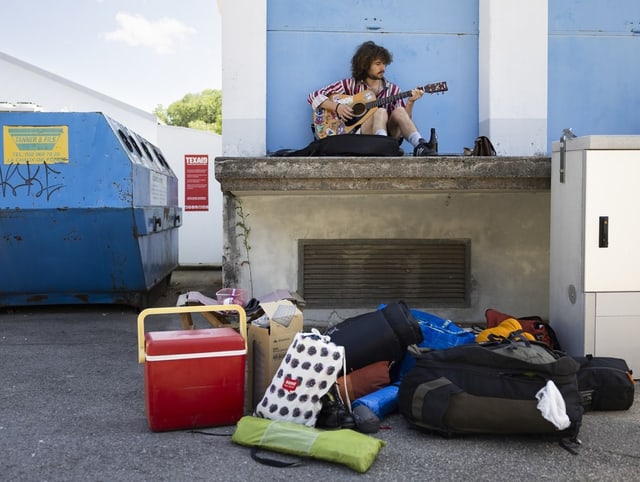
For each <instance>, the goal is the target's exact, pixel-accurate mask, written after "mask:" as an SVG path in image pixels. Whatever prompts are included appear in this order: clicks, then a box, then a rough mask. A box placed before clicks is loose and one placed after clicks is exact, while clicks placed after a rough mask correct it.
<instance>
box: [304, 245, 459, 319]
mask: <svg viewBox="0 0 640 482" xmlns="http://www.w3.org/2000/svg"><path fill="white" fill-rule="evenodd" d="M470 253H471V242H470V240H468V239H424V240H423V239H379V240H372V239H329V240H327V239H315V240H314V239H310V240H300V242H299V257H298V259H299V283H298V287H299V290H300V291H301V294H302V296H303V297H304V299H305V302H306V306H307V307H312V308H332V307H350V308H360V307H370V306H372V305H373V306H375V305H377V304H379V303H385V302H390V301H396V300H405V301H406V302H407V303H409V305H410V306H420V307H436V306H442V307H465V306H469V290H470V289H469V286H470V283H469V280H470V269H469V266H470Z"/></svg>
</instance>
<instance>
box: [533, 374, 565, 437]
mask: <svg viewBox="0 0 640 482" xmlns="http://www.w3.org/2000/svg"><path fill="white" fill-rule="evenodd" d="M536 400H538V410H540V413H541V414H542V416H543V417H544V418H545V420H548V421H549V422H551V423H552V424H554V425H555V426H556V428H557V429H558V430H564V429H565V428H568V427H569V425H571V421H570V420H569V417H568V416H567V406H566V405H565V403H564V398H562V394H561V393H560V390H558V387H557V386H556V384H555V383H553V381H552V380H549V381H548V382H547V384H546V385H545V386H544V387H542V388H541V389H540V390H538V393H536Z"/></svg>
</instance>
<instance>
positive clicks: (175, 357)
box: [138, 305, 247, 432]
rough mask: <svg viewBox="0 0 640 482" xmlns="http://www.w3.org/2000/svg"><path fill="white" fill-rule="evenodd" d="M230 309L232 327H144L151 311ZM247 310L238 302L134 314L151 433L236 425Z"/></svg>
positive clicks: (241, 392)
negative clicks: (235, 317)
mask: <svg viewBox="0 0 640 482" xmlns="http://www.w3.org/2000/svg"><path fill="white" fill-rule="evenodd" d="M211 311H234V312H237V313H238V314H239V319H240V333H238V332H237V331H236V330H234V329H233V328H231V327H222V328H206V329H195V330H194V329H190V330H189V329H187V330H175V331H155V332H147V333H145V331H144V321H145V318H146V317H147V316H149V315H167V314H184V313H193V312H211ZM245 340H246V314H245V312H244V309H243V308H242V307H241V306H239V305H206V306H180V307H169V308H148V309H146V310H143V311H142V312H141V313H140V315H139V316H138V360H139V361H140V363H144V364H145V366H144V394H145V408H146V414H147V421H148V422H149V428H151V430H152V431H154V432H162V431H167V430H180V429H189V428H201V427H214V426H220V425H234V424H235V423H236V422H237V421H238V420H239V419H240V418H241V417H242V416H243V410H244V384H245V358H246V353H247V345H246V341H245Z"/></svg>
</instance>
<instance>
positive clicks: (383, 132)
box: [376, 129, 387, 136]
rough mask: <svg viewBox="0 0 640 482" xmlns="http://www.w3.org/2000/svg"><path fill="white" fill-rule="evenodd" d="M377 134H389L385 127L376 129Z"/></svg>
mask: <svg viewBox="0 0 640 482" xmlns="http://www.w3.org/2000/svg"><path fill="white" fill-rule="evenodd" d="M376 135H377V136H386V135H387V131H385V130H384V129H378V130H377V131H376Z"/></svg>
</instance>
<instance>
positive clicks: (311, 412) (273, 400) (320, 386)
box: [254, 329, 345, 427]
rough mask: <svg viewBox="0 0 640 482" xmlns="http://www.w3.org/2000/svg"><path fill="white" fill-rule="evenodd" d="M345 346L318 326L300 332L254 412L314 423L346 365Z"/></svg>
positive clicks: (309, 425)
mask: <svg viewBox="0 0 640 482" xmlns="http://www.w3.org/2000/svg"><path fill="white" fill-rule="evenodd" d="M344 362H345V359H344V347H342V346H338V345H336V344H335V343H333V342H331V339H330V338H329V337H328V336H323V335H321V334H320V332H319V331H318V330H316V329H312V331H311V333H297V334H296V336H295V338H294V339H293V342H291V345H290V346H289V349H288V350H287V353H286V355H285V357H284V359H283V360H282V363H280V367H279V368H278V371H277V372H276V374H275V375H274V377H273V379H272V380H271V385H269V387H268V388H267V390H266V392H265V394H264V397H263V398H262V400H261V401H260V403H258V405H257V407H256V409H255V413H254V415H255V416H257V417H262V418H268V419H271V420H286V421H289V422H295V423H299V424H303V425H306V426H308V427H314V426H315V424H316V420H317V418H318V414H319V413H320V410H321V409H322V401H321V398H322V396H323V395H324V394H326V393H327V392H328V391H329V389H330V388H331V386H332V385H333V384H334V383H336V380H337V377H338V374H339V373H340V372H341V370H343V369H344Z"/></svg>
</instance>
